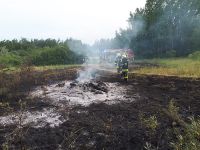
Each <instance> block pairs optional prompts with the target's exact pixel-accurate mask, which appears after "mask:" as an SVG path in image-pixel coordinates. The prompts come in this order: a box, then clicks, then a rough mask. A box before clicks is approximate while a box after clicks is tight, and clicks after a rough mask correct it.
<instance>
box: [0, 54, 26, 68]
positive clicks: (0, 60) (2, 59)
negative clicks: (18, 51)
mask: <svg viewBox="0 0 200 150" xmlns="http://www.w3.org/2000/svg"><path fill="white" fill-rule="evenodd" d="M22 61H23V60H22V58H21V57H20V56H18V55H14V54H12V53H7V54H5V55H0V64H3V65H7V66H9V65H11V66H17V65H20V64H22Z"/></svg>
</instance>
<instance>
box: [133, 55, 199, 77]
mask: <svg viewBox="0 0 200 150" xmlns="http://www.w3.org/2000/svg"><path fill="white" fill-rule="evenodd" d="M143 62H146V63H152V64H158V66H157V67H155V66H154V67H149V66H148V67H143V68H140V69H138V70H135V71H134V72H135V73H139V74H155V75H165V76H180V77H194V78H200V61H199V60H193V59H189V58H178V59H177V58H174V59H152V60H144V61H143Z"/></svg>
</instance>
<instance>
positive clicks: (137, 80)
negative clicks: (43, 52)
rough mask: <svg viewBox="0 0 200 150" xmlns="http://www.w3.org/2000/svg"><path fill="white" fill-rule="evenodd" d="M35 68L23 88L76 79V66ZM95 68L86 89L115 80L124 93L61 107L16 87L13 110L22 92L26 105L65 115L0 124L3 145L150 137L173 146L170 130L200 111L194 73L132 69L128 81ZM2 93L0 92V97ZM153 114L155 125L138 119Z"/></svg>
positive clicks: (81, 144)
mask: <svg viewBox="0 0 200 150" xmlns="http://www.w3.org/2000/svg"><path fill="white" fill-rule="evenodd" d="M33 73H34V77H35V78H34V80H33V79H31V80H29V81H30V83H32V84H30V83H29V84H25V83H27V82H25V80H23V81H24V82H25V83H24V84H23V88H22V89H24V87H25V88H26V89H29V90H27V91H30V89H31V90H32V89H34V87H36V86H38V85H40V86H41V88H45V86H48V85H51V84H53V83H55V84H56V85H57V86H64V85H62V84H63V82H59V83H56V82H58V81H59V80H65V81H66V80H67V81H68V80H69V81H70V80H74V79H76V69H71V70H70V69H68V70H57V71H55V72H54V71H46V73H44V72H43V73H40V72H35V71H33V72H32V73H31V74H32V75H33ZM97 74H98V75H99V76H98V79H97V81H95V83H97V84H92V83H88V84H87V85H83V86H86V90H87V88H88V90H90V91H91V89H92V90H93V89H95V90H94V92H93V93H95V92H98V91H99V92H103V93H107V92H108V91H109V90H110V89H109V87H108V86H106V85H105V84H109V83H115V84H116V87H115V88H117V87H120V89H119V93H120V92H121V89H125V93H123V96H122V97H121V98H119V97H118V98H116V103H111V104H110V103H106V101H102V102H98V103H95V102H94V103H91V104H90V105H88V106H83V105H75V106H73V107H72V106H71V105H65V106H64V107H61V108H60V107H59V106H56V105H52V103H50V102H49V101H50V99H48V98H45V99H41V98H36V97H35V98H28V97H27V91H26V92H25V93H24V92H23V90H20V89H21V88H19V89H18V91H20V93H21V94H19V95H20V96H15V97H13V100H11V99H10V101H9V103H10V107H11V108H13V110H12V113H13V112H17V111H19V110H20V104H19V103H18V99H19V98H20V99H21V101H22V102H26V108H25V110H28V111H30V110H31V111H36V110H38V111H39V110H42V109H46V108H47V109H49V108H51V109H54V110H58V111H59V113H60V114H61V117H62V119H63V120H64V121H63V122H62V123H61V124H59V126H55V127H51V125H50V124H48V123H47V124H45V126H43V127H39V128H35V127H32V125H31V124H30V125H25V126H23V125H21V126H20V125H19V124H17V123H16V124H12V125H1V126H0V143H1V144H3V143H4V146H5V145H6V144H7V146H9V147H10V149H22V148H23V149H144V148H145V147H146V146H147V145H148V143H150V144H151V148H158V149H172V147H171V145H170V143H171V142H173V141H176V135H175V132H174V130H175V129H176V128H179V129H184V123H183V122H182V121H184V122H188V121H189V120H188V119H187V117H189V116H194V117H197V116H198V115H200V111H199V109H198V108H199V107H200V103H199V99H200V80H198V79H191V78H178V77H164V76H145V75H142V76H141V75H136V74H130V79H129V81H128V82H127V83H124V82H122V81H120V80H119V79H118V78H117V75H116V74H115V73H113V72H108V71H102V70H101V71H97ZM22 78H23V79H25V77H22ZM33 81H34V82H33ZM41 83H42V84H41ZM72 83H73V85H71V86H78V85H76V82H72ZM98 87H100V88H98ZM22 93H23V94H22ZM97 94H98V93H97ZM6 97H7V96H2V100H1V101H2V102H3V101H4V100H5V98H6ZM171 100H173V101H174V103H175V104H176V106H177V107H179V111H178V113H179V114H180V117H181V118H182V119H177V118H176V117H174V116H173V115H170V113H168V106H169V103H170V101H171ZM5 113H7V114H9V113H8V111H7V112H6V110H1V116H4V115H5ZM175 115H176V114H175ZM151 116H155V117H156V119H157V122H158V124H157V126H156V128H155V130H153V129H152V128H149V127H148V126H147V125H145V124H144V122H143V121H142V120H143V119H142V118H150V117H151ZM19 126H20V127H19ZM16 129H18V130H17V131H16ZM10 135H11V138H10V137H9V136H10Z"/></svg>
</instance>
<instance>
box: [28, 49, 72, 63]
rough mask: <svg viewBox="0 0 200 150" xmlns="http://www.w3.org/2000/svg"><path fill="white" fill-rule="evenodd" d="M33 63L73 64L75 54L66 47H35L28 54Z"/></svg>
mask: <svg viewBox="0 0 200 150" xmlns="http://www.w3.org/2000/svg"><path fill="white" fill-rule="evenodd" d="M29 56H30V58H31V60H32V63H33V64H34V65H60V64H73V63H75V60H76V55H75V54H74V53H73V52H72V51H70V50H69V48H67V47H56V48H48V47H46V48H43V49H35V50H34V51H33V53H32V54H31V55H29Z"/></svg>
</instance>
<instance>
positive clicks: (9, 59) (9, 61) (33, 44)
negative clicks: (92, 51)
mask: <svg viewBox="0 0 200 150" xmlns="http://www.w3.org/2000/svg"><path fill="white" fill-rule="evenodd" d="M88 47H89V46H88V45H86V44H83V43H82V42H81V41H80V40H74V39H67V40H65V41H60V40H55V39H32V40H27V39H26V38H22V39H20V40H17V39H14V40H2V41H0V64H3V65H11V66H13V65H21V64H23V63H28V64H31V65H58V64H80V63H83V59H84V57H85V53H86V51H87V49H88Z"/></svg>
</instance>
